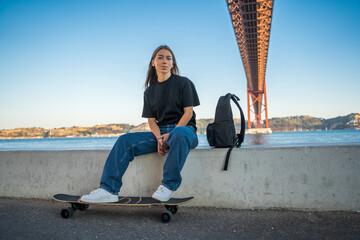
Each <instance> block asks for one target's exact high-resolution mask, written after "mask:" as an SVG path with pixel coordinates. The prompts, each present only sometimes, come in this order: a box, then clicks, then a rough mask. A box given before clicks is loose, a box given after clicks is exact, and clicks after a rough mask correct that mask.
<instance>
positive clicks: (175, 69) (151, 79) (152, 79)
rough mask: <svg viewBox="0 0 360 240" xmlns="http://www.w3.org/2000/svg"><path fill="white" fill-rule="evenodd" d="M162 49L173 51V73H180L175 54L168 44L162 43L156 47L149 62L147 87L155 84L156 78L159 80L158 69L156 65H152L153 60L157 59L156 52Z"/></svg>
mask: <svg viewBox="0 0 360 240" xmlns="http://www.w3.org/2000/svg"><path fill="white" fill-rule="evenodd" d="M161 49H166V50H168V51H169V52H170V53H171V55H172V60H173V67H172V68H171V73H172V74H174V75H179V69H178V66H177V64H176V59H175V55H174V53H173V51H172V50H171V49H170V48H169V47H168V46H167V45H161V46H159V47H157V48H156V49H155V51H154V53H153V54H152V56H151V59H150V63H149V68H148V71H147V74H146V81H145V88H148V87H150V85H151V84H153V83H154V82H156V80H157V74H156V69H155V67H153V66H152V60H154V59H155V57H156V54H157V53H158V52H159V51H160V50H161Z"/></svg>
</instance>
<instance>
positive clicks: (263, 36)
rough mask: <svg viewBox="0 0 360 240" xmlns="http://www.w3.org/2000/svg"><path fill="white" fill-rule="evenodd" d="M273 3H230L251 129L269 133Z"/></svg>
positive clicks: (238, 0)
mask: <svg viewBox="0 0 360 240" xmlns="http://www.w3.org/2000/svg"><path fill="white" fill-rule="evenodd" d="M273 4H274V0H227V6H228V8H229V13H230V17H231V21H232V24H233V27H234V31H235V36H236V40H237V43H238V46H239V50H240V54H241V58H242V61H243V65H244V69H245V74H246V78H247V99H248V106H247V110H248V129H251V128H255V129H260V128H264V127H265V128H266V129H268V132H271V130H270V129H269V121H268V110H267V109H268V108H267V97H266V81H265V72H266V63H267V56H268V49H269V37H270V28H271V20H272V10H273ZM263 115H265V116H264V117H265V121H263V117H262V116H263ZM265 132H266V131H265Z"/></svg>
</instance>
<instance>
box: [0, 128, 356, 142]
mask: <svg viewBox="0 0 360 240" xmlns="http://www.w3.org/2000/svg"><path fill="white" fill-rule="evenodd" d="M346 130H356V131H360V128H345V129H328V130H319V129H318V130H297V131H273V132H325V131H346ZM124 134H126V133H122V134H119V135H101V136H100V135H98V136H67V137H12V138H7V137H0V140H15V139H17V140H26V139H29V140H31V139H59V138H110V137H120V136H121V135H124ZM197 134H198V135H206V133H197Z"/></svg>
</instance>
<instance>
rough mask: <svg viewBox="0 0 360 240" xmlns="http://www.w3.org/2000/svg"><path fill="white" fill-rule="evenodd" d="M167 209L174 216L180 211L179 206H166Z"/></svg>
mask: <svg viewBox="0 0 360 240" xmlns="http://www.w3.org/2000/svg"><path fill="white" fill-rule="evenodd" d="M165 208H166V209H167V210H169V211H170V212H171V213H172V214H176V213H177V211H178V210H179V207H178V205H165Z"/></svg>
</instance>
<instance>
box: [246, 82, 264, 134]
mask: <svg viewBox="0 0 360 240" xmlns="http://www.w3.org/2000/svg"><path fill="white" fill-rule="evenodd" d="M263 99H264V103H263V101H262V100H263ZM247 100H248V101H247V102H248V105H247V110H248V129H251V126H252V125H253V124H254V128H264V127H265V128H269V120H268V111H267V97H266V84H265V83H264V91H260V90H250V89H249V88H248V89H247ZM263 112H265V122H264V123H263V120H262V113H263ZM263 124H265V126H263Z"/></svg>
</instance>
